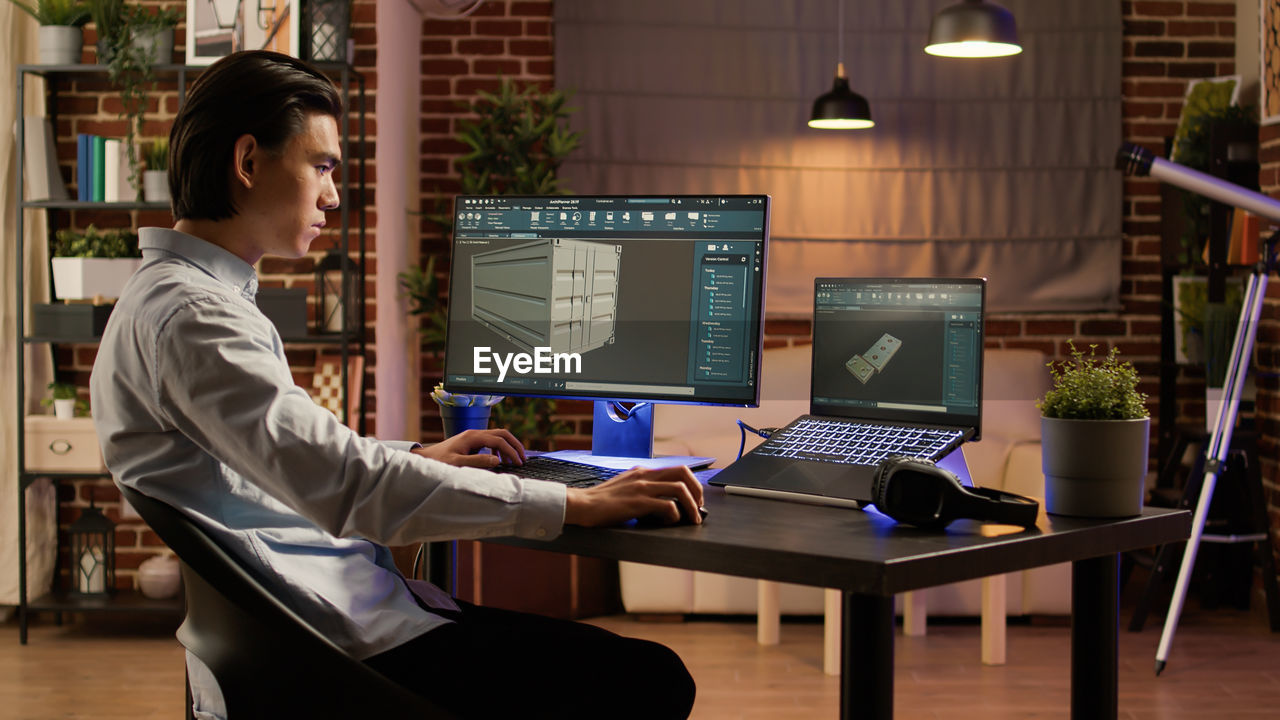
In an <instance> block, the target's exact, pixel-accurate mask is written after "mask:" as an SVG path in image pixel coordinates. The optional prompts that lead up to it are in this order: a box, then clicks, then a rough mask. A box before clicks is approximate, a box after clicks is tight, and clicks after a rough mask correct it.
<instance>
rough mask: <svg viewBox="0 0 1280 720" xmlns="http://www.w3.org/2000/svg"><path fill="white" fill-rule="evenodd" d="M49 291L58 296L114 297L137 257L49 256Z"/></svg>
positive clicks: (73, 298) (81, 298)
mask: <svg viewBox="0 0 1280 720" xmlns="http://www.w3.org/2000/svg"><path fill="white" fill-rule="evenodd" d="M52 264H53V291H54V293H55V294H57V296H58V299H59V300H86V299H93V298H95V297H103V298H118V297H120V292H121V291H122V290H123V289H124V284H125V283H127V282H129V278H130V276H132V275H133V272H134V271H135V270H137V269H138V266H139V265H141V264H142V260H141V259H140V258H53V260H52Z"/></svg>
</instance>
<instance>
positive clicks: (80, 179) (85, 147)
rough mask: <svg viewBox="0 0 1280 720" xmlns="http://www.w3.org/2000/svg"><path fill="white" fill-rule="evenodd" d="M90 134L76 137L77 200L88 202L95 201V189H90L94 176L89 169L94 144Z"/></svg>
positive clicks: (81, 134)
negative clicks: (91, 147)
mask: <svg viewBox="0 0 1280 720" xmlns="http://www.w3.org/2000/svg"><path fill="white" fill-rule="evenodd" d="M91 137H92V136H91V135H89V134H88V133H80V134H79V135H76V200H79V201H81V202H88V201H90V200H92V199H93V189H92V188H90V187H89V177H90V176H91V175H92V173H91V172H90V167H89V162H90V160H89V156H90V151H89V146H90V145H92V144H93V142H92V141H91V140H90V138H91Z"/></svg>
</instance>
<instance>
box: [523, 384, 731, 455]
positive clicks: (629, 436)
mask: <svg viewBox="0 0 1280 720" xmlns="http://www.w3.org/2000/svg"><path fill="white" fill-rule="evenodd" d="M546 454H547V455H550V456H551V457H558V458H561V459H564V460H573V461H574V462H580V463H587V464H589V465H597V466H599V467H607V468H614V469H622V470H626V469H630V468H633V467H637V466H640V467H647V468H664V467H675V466H678V465H686V466H688V467H690V468H693V469H695V470H696V469H699V468H703V467H707V466H708V465H710V464H711V463H713V462H715V458H712V457H701V456H696V455H663V456H660V457H654V456H653V405H652V404H651V403H637V404H635V405H632V406H631V407H629V408H628V407H624V406H623V405H622V404H621V403H617V402H614V401H610V400H597V401H596V403H595V415H594V417H593V419H592V423H591V450H590V451H587V450H556V451H555V452H550V453H546Z"/></svg>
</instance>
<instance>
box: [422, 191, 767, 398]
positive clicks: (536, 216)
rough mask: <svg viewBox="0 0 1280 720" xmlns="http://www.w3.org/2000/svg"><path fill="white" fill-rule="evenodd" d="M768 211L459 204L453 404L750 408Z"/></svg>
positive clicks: (582, 201)
mask: <svg viewBox="0 0 1280 720" xmlns="http://www.w3.org/2000/svg"><path fill="white" fill-rule="evenodd" d="M768 209H769V199H768V197H767V196H763V195H751V196H743V195H732V196H711V195H706V196H643V197H642V196H552V197H521V196H494V197H475V196H461V197H459V198H457V200H456V201H455V208H454V242H453V256H452V261H451V266H450V281H449V325H448V342H447V346H446V351H445V388H446V389H447V390H449V391H450V392H461V393H481V392H484V393H494V394H512V395H550V396H555V397H580V398H590V399H597V398H598V399H622V400H661V401H664V402H686V403H718V404H736V405H750V404H754V403H755V402H756V401H757V398H758V393H757V386H758V378H757V377H756V375H757V373H758V368H759V353H760V339H761V306H762V303H763V289H764V272H765V260H766V254H765V253H766V245H767V238H768Z"/></svg>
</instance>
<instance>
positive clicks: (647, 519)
mask: <svg viewBox="0 0 1280 720" xmlns="http://www.w3.org/2000/svg"><path fill="white" fill-rule="evenodd" d="M663 500H670V501H672V502H675V503H676V508H677V509H678V510H679V511H680V519H679V520H677V521H675V522H671V521H670V520H668V519H667V518H666V516H664V515H660V514H658V513H650V514H648V515H641V516H640V517H638V518H636V524H637V525H650V526H654V525H692V524H693V519H692V518H691V517H689V515H688V513H686V512H685V509H684V505H681V504H680V503H679V502H676V499H675V498H673V497H665V498H663ZM698 514H699V515H701V516H702V519H703V520H706V519H707V509H706V508H705V507H701V506H699V507H698Z"/></svg>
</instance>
